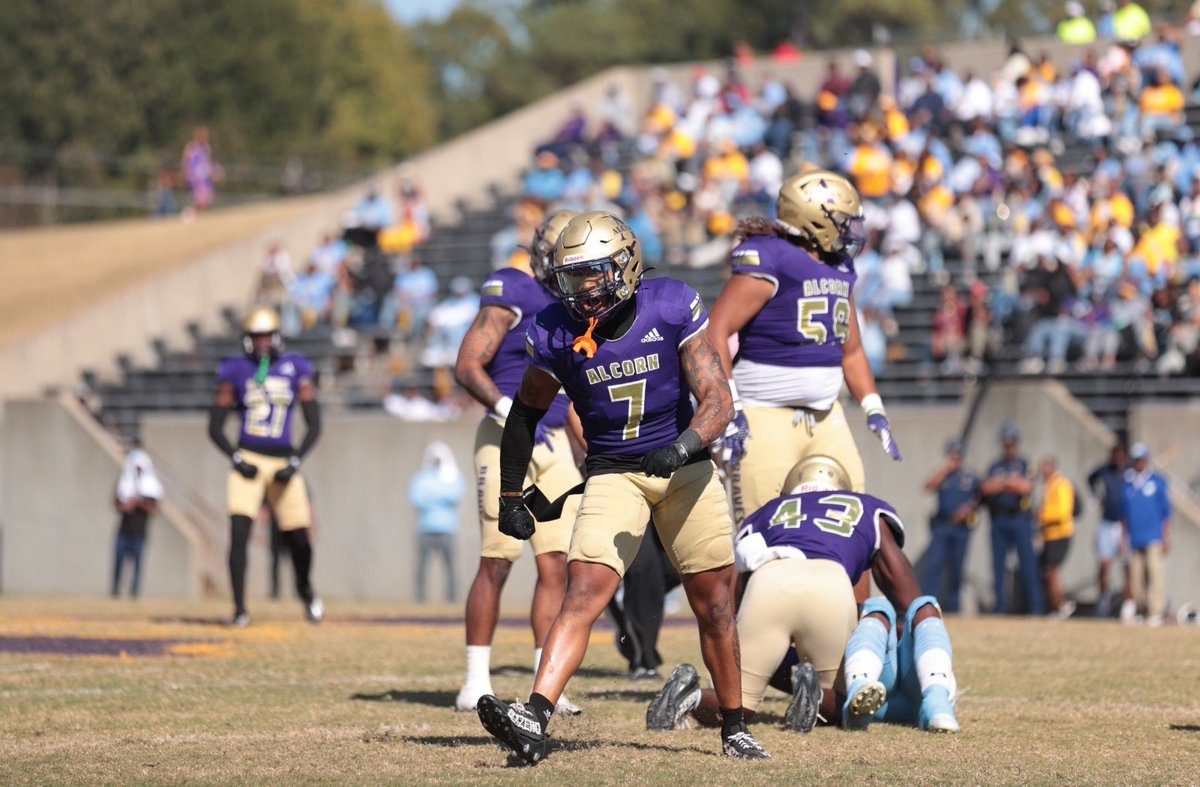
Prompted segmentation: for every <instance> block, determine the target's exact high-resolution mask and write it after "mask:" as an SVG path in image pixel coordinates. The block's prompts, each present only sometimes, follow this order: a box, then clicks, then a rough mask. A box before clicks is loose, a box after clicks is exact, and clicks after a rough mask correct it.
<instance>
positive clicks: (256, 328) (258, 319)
mask: <svg viewBox="0 0 1200 787" xmlns="http://www.w3.org/2000/svg"><path fill="white" fill-rule="evenodd" d="M258 336H269V337H270V338H271V344H270V349H269V350H268V351H267V354H269V355H278V354H279V352H280V351H281V350H282V349H283V333H282V324H281V323H280V321H279V314H278V313H277V312H276V311H275V310H274V309H272V308H270V307H268V306H256V307H254V308H253V309H251V310H250V313H249V314H247V315H246V319H245V320H243V321H242V350H243V351H244V352H245V353H246V355H248V356H250V357H251V358H256V359H257V358H260V357H262V355H263V352H262V351H261V350H256V349H255V346H254V345H255V341H254V339H255V337H258Z"/></svg>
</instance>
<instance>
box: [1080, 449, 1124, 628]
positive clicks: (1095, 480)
mask: <svg viewBox="0 0 1200 787" xmlns="http://www.w3.org/2000/svg"><path fill="white" fill-rule="evenodd" d="M1128 463H1129V457H1128V455H1127V453H1126V451H1125V444H1124V443H1117V444H1116V445H1114V446H1113V447H1112V451H1111V452H1110V453H1109V455H1108V462H1106V463H1105V464H1102V465H1100V466H1099V467H1097V468H1096V469H1095V470H1093V471H1092V472H1091V473H1089V474H1088V477H1087V482H1088V487H1090V488H1091V490H1092V494H1094V495H1095V496H1096V498H1097V499H1098V500H1099V502H1100V522H1099V524H1098V525H1097V526H1096V558H1097V561H1098V573H1097V577H1096V580H1097V584H1098V585H1099V587H1100V599H1099V601H1098V602H1097V604H1096V616H1097V617H1101V618H1106V617H1108V615H1109V612H1111V610H1112V592H1111V591H1110V589H1109V584H1108V567H1109V566H1110V565H1111V564H1112V562H1113V561H1114V560H1116V559H1117V556H1118V555H1120V556H1121V564H1122V566H1123V569H1124V574H1125V603H1124V605H1123V607H1122V608H1123V609H1127V610H1129V611H1128V614H1129V615H1130V616H1131V617H1132V615H1133V614H1134V610H1133V594H1132V592H1131V591H1130V588H1129V556H1128V553H1127V552H1126V550H1125V549H1124V548H1123V542H1124V529H1123V527H1122V525H1121V522H1122V520H1124V519H1125V471H1126V470H1127V469H1128V467H1127V465H1128Z"/></svg>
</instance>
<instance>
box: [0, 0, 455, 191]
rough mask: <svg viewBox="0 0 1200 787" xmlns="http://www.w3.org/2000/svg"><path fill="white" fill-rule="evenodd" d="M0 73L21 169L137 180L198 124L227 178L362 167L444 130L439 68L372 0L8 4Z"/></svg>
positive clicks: (0, 153) (20, 0) (39, 174)
mask: <svg viewBox="0 0 1200 787" xmlns="http://www.w3.org/2000/svg"><path fill="white" fill-rule="evenodd" d="M0 73H3V74H4V75H5V76H4V79H3V80H0V106H3V107H4V110H3V111H2V112H0V162H4V163H8V165H9V167H8V168H7V169H8V170H9V176H8V177H9V178H10V179H12V178H13V177H14V171H15V175H16V178H17V179H27V180H28V179H33V180H37V181H38V182H42V180H43V179H45V178H47V177H49V178H52V179H54V180H55V181H56V182H57V183H59V184H60V185H97V184H101V183H103V184H104V185H107V186H118V185H125V186H131V187H135V188H136V187H140V186H143V185H145V183H146V181H147V180H148V179H149V176H151V175H154V174H156V173H157V171H158V168H159V167H160V166H162V165H163V164H164V163H168V162H172V161H177V160H178V156H179V150H180V149H181V148H182V145H183V142H184V141H185V140H186V139H187V137H188V134H189V132H190V130H191V128H192V127H193V126H195V125H201V124H202V125H206V126H208V127H209V128H210V129H211V132H212V139H213V144H214V149H215V151H216V153H217V156H218V157H219V158H220V160H221V161H222V162H224V163H225V164H226V169H227V174H228V176H229V177H230V179H236V178H238V177H239V175H242V176H245V177H247V178H250V179H252V178H253V177H254V176H255V172H254V171H253V170H254V169H255V168H256V167H257V168H264V167H266V168H272V167H275V166H279V167H281V166H282V161H284V160H285V159H286V158H288V157H301V158H302V159H304V160H305V161H306V162H308V164H309V166H310V168H311V167H313V166H316V167H318V168H329V169H335V170H343V171H346V170H348V171H352V172H362V171H365V170H368V169H371V168H374V167H377V166H379V165H380V164H382V163H385V162H389V161H392V160H395V159H397V158H401V157H404V156H407V155H410V154H412V153H414V152H416V151H417V150H420V149H422V148H424V147H426V146H428V145H430V144H432V143H433V142H434V141H435V139H436V135H437V110H436V108H435V107H434V106H433V105H432V104H431V103H430V100H429V97H428V94H427V86H428V83H429V71H428V68H427V66H426V64H425V62H424V61H423V60H422V59H421V58H419V57H418V55H417V54H416V52H415V50H414V48H413V45H412V42H411V39H410V34H409V31H408V30H407V29H406V28H405V27H403V26H402V25H400V24H399V23H398V22H396V21H395V20H394V19H392V18H391V16H389V15H388V14H387V12H386V11H385V10H384V8H383V7H382V6H380V5H379V4H378V3H376V2H372V1H371V0H254V1H253V2H246V1H245V0H109V1H108V2H103V3H81V2H76V1H75V0H6V2H5V3H4V13H2V14H0ZM80 162H84V163H87V166H81V164H80ZM89 162H90V163H89ZM238 162H244V163H245V164H244V165H243V167H242V169H243V170H244V171H240V170H239V168H238V167H239V165H238ZM0 177H3V175H2V174H0ZM271 177H277V175H276V174H275V173H274V171H273V170H272V175H271ZM123 181H124V182H123ZM267 182H270V178H268V179H267Z"/></svg>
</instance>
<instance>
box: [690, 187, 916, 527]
mask: <svg viewBox="0 0 1200 787" xmlns="http://www.w3.org/2000/svg"><path fill="white" fill-rule="evenodd" d="M777 212H778V219H777V220H776V221H773V222H772V221H769V220H767V219H765V218H761V217H758V218H752V219H747V220H743V222H742V223H741V224H740V225H739V227H738V235H737V237H738V238H739V239H740V241H741V242H740V243H739V244H738V245H737V246H736V247H735V248H734V250H733V252H732V264H733V276H732V277H731V278H730V279H729V281H728V282H726V284H725V288H724V289H723V290H722V292H721V295H720V297H719V298H717V302H716V304H715V305H714V306H713V310H712V316H711V323H710V325H709V333H710V335H711V336H712V340H713V344H714V346H715V347H716V348H717V352H718V353H720V355H721V360H722V363H723V364H724V367H725V370H726V372H727V373H729V374H730V376H731V378H732V381H733V392H734V406H735V408H736V409H737V410H738V414H737V416H735V418H734V422H733V423H732V424H731V425H730V429H729V431H728V432H727V433H726V437H725V447H726V449H728V451H729V469H730V478H731V482H732V487H733V490H732V491H733V506H734V515H735V519H736V520H737V521H738V522H739V523H740V522H741V521H742V519H743V518H744V517H745V516H746V515H747V514H748V513H750V512H751V511H755V510H757V509H758V508H759V507H760V506H762V505H763V504H764V503H766V502H767V501H768V500H771V499H772V498H775V497H777V496H778V495H779V493H780V491H781V487H780V485H781V484H782V482H783V479H784V477H785V476H786V475H787V473H788V470H789V469H790V468H791V467H792V466H793V465H795V464H796V463H797V462H799V461H800V460H802V459H804V458H805V457H808V456H815V455H825V456H830V457H832V458H834V459H835V460H837V462H838V463H839V464H841V465H842V467H844V468H846V471H847V472H848V473H849V476H850V483H851V488H852V489H853V490H854V491H858V492H861V491H863V488H864V476H863V464H862V458H861V457H860V456H859V454H858V449H857V448H855V446H854V439H853V438H852V437H851V434H850V427H849V424H847V422H846V416H845V414H844V413H843V412H842V407H841V405H840V404H839V403H838V395H839V393H840V392H841V389H842V383H843V381H844V382H845V383H846V384H847V385H848V386H849V388H850V393H851V394H852V395H853V396H854V398H855V399H856V400H857V401H858V402H859V403H860V404H861V405H862V408H863V409H864V410H865V411H866V414H867V426H868V427H869V428H870V429H871V431H872V432H875V433H876V435H878V436H879V438H880V440H881V441H882V443H883V447H884V449H885V450H886V451H887V452H888V453H889V454H891V456H892V458H893V459H895V460H897V461H899V459H900V451H899V449H898V447H897V446H896V442H895V440H894V439H893V438H892V434H891V428H890V426H889V425H888V420H887V415H886V413H885V412H884V409H883V403H882V401H881V400H880V398H879V394H878V392H877V391H876V387H875V377H874V375H873V374H872V373H871V367H870V366H869V365H868V363H867V357H866V354H865V353H864V352H863V348H862V342H861V340H860V338H859V333H858V316H857V314H856V313H855V308H854V296H853V294H852V293H853V290H854V281H855V273H854V256H855V254H857V253H858V251H859V249H860V247H861V243H862V228H861V216H862V202H861V201H860V199H859V196H858V192H857V191H855V190H854V187H853V186H852V185H850V183H849V181H847V180H846V179H845V178H843V177H841V176H840V175H836V174H834V173H832V172H826V171H820V170H818V171H815V172H808V173H804V174H800V175H796V176H794V177H791V178H789V179H787V180H786V181H784V183H783V186H782V187H781V188H780V190H779V202H778V208H777ZM734 335H736V336H737V337H738V348H737V355H736V356H734V357H732V358H731V354H730V347H729V340H730V338H731V337H732V336H734ZM739 397H740V399H739Z"/></svg>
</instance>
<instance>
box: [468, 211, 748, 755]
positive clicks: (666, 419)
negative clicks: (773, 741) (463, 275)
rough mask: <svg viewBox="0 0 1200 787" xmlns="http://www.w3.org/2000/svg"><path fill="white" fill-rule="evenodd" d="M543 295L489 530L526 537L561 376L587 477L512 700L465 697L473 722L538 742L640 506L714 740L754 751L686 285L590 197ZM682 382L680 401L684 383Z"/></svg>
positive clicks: (508, 741)
mask: <svg viewBox="0 0 1200 787" xmlns="http://www.w3.org/2000/svg"><path fill="white" fill-rule="evenodd" d="M552 273H553V281H554V289H555V291H556V294H557V295H558V298H559V303H556V304H552V305H550V306H548V307H546V308H545V309H543V310H542V311H541V312H540V313H539V314H538V316H537V318H536V319H535V320H534V324H533V325H532V326H531V327H530V328H529V332H528V341H527V348H528V350H527V351H528V355H529V366H528V367H527V368H526V370H525V376H524V378H523V379H522V381H521V387H520V389H519V390H518V392H517V396H516V397H514V400H513V405H512V409H511V411H510V412H509V416H508V419H507V421H506V422H505V424H504V433H503V435H502V437H501V442H500V525H499V527H500V530H501V531H502V532H504V533H507V534H509V535H512V536H514V537H517V538H526V539H527V538H529V537H530V536H531V535H532V534H533V532H534V522H533V518H532V516H531V515H530V512H529V511H528V510H527V509H526V507H525V503H524V500H523V497H522V483H523V481H524V479H525V473H526V468H527V467H528V465H529V461H530V457H531V456H532V454H533V445H534V434H535V430H536V427H537V424H538V422H539V420H540V419H541V418H542V416H543V415H544V414H545V412H546V410H547V408H549V407H550V406H551V404H552V403H553V401H554V397H555V394H556V393H557V392H558V390H559V387H560V385H561V387H562V389H563V390H564V391H566V393H567V396H569V397H570V399H571V401H572V402H573V403H574V405H575V411H576V412H577V413H578V414H579V419H580V422H581V423H582V426H583V437H584V439H585V440H586V442H587V460H586V466H587V470H588V480H587V485H586V487H585V489H584V492H583V499H582V500H581V501H580V504H579V513H578V515H577V517H576V519H575V527H574V530H573V531H572V534H571V546H570V550H569V552H568V556H567V561H568V562H567V593H566V597H565V598H564V600H563V604H562V609H561V610H560V611H559V613H558V616H557V617H556V618H555V620H554V624H553V626H552V627H551V629H550V634H549V636H548V637H547V638H546V645H545V650H544V651H543V655H542V662H541V666H540V668H539V669H538V671H537V676H536V678H535V679H534V685H533V693H532V694H531V695H530V697H529V702H528V704H522V703H514V704H512V705H509V704H507V703H504V702H501V701H500V700H499V699H497V698H496V697H494V696H491V695H485V696H484V697H482V698H481V699H480V700H479V705H478V711H479V717H480V720H481V721H482V722H483V725H484V727H485V728H486V729H487V730H488V732H490V733H491V734H492V735H493V736H495V737H496V738H497V739H499V740H500V741H501V742H502V743H504V744H505V745H506V746H508V747H509V748H510V749H511V750H512V751H513V752H514V753H516V754H517V755H518V756H520V757H523V758H524V759H526V760H527V761H530V762H537V761H539V760H540V759H542V758H543V757H545V755H546V734H545V733H546V725H547V724H548V723H549V721H550V717H551V715H552V714H553V712H554V707H555V702H556V701H557V700H558V697H559V696H560V695H561V693H562V691H563V688H564V687H565V686H566V684H567V681H568V680H569V679H570V678H571V676H572V675H573V674H574V673H575V670H577V669H578V668H579V665H580V664H581V663H582V661H583V656H584V652H585V651H586V649H587V645H588V638H589V636H590V634H591V630H592V625H593V624H594V623H595V622H596V618H597V617H599V615H600V614H601V613H602V612H603V611H604V609H605V607H606V606H607V604H608V601H609V599H610V598H612V595H613V592H614V591H616V589H617V586H618V584H620V581H621V577H622V576H623V575H624V573H625V571H626V569H628V567H629V565H630V563H631V562H633V559H634V557H635V556H636V555H637V553H638V547H639V545H640V544H641V540H642V536H643V534H644V533H645V530H646V526H647V523H648V521H650V520H651V518H653V521H654V526H655V527H656V528H657V531H658V534H659V536H660V537H661V540H662V543H663V546H664V547H665V549H666V552H667V555H668V556H669V557H670V559H671V561H672V563H674V565H675V567H676V568H677V569H678V570H679V573H680V575H681V576H682V578H683V587H684V590H685V591H686V592H687V595H688V600H689V601H690V602H691V605H692V610H693V611H694V612H695V614H696V621H697V624H698V626H699V629H700V649H701V652H702V653H703V655H704V661H705V664H706V665H707V666H708V669H709V672H710V673H711V674H712V678H713V684H714V688H715V691H716V697H717V700H718V706H719V708H720V710H721V721H722V750H723V751H724V753H725V754H726V755H727V756H730V757H736V758H740V759H754V760H762V759H769V758H768V756H767V755H766V753H765V752H763V750H762V748H761V747H760V746H759V745H758V744H757V743H756V742H755V741H754V739H753V738H752V737H751V736H750V733H749V732H748V731H747V730H746V728H745V725H744V724H743V721H742V709H741V685H740V679H739V672H738V660H737V635H736V630H735V626H734V619H733V606H732V598H731V595H732V585H733V578H734V575H733V541H732V535H733V526H732V522H731V520H730V517H729V509H728V507H727V504H726V502H725V492H724V489H723V488H722V486H721V483H720V482H719V481H718V479H717V474H716V468H715V467H714V466H713V463H712V460H711V459H710V457H709V453H708V446H709V445H710V444H711V443H712V442H713V440H715V439H716V438H717V437H719V436H720V435H721V433H722V432H724V430H725V427H726V425H727V424H728V423H729V419H730V417H731V416H732V415H733V402H732V399H731V396H730V392H729V384H728V381H727V379H726V376H725V372H724V370H723V369H722V368H721V362H720V359H719V358H718V357H717V354H716V351H715V350H714V348H713V346H712V342H711V341H710V339H709V338H708V333H707V331H706V325H707V322H708V318H707V315H706V314H705V309H704V305H703V304H702V303H701V300H700V296H699V295H697V294H696V292H695V291H694V290H693V289H692V288H691V287H689V286H687V285H686V284H684V283H683V282H680V281H676V280H674V279H669V278H660V279H651V280H647V281H643V280H642V252H641V248H640V244H639V242H638V239H637V237H636V236H635V235H634V234H633V231H632V230H631V229H630V228H629V225H628V224H626V223H625V222H624V221H622V220H621V219H619V218H618V217H617V216H615V215H613V214H611V213H607V212H603V211H596V212H589V213H582V214H579V215H577V216H575V217H574V218H573V219H571V221H570V223H569V224H567V226H566V227H565V228H564V229H563V231H562V233H561V235H559V238H558V243H557V244H556V246H555V250H554V261H553V269H552ZM689 392H690V393H692V394H694V395H695V397H696V401H697V402H698V406H697V407H696V409H694V410H693V407H692V404H691V401H690V399H689V397H688V394H689Z"/></svg>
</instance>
